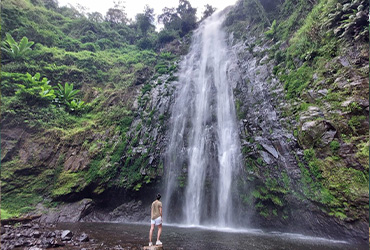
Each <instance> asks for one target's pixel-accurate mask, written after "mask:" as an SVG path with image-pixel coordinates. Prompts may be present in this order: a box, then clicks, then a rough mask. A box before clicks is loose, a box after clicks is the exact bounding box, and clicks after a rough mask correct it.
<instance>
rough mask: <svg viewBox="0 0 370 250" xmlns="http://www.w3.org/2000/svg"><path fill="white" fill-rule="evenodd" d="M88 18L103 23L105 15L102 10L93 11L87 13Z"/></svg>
mask: <svg viewBox="0 0 370 250" xmlns="http://www.w3.org/2000/svg"><path fill="white" fill-rule="evenodd" d="M87 18H88V19H89V20H90V21H92V22H96V23H101V22H103V21H104V17H103V15H102V14H101V13H100V12H92V13H87Z"/></svg>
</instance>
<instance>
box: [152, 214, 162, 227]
mask: <svg viewBox="0 0 370 250" xmlns="http://www.w3.org/2000/svg"><path fill="white" fill-rule="evenodd" d="M150 224H155V225H156V226H158V225H161V224H162V217H161V216H159V217H158V218H157V219H155V220H150Z"/></svg>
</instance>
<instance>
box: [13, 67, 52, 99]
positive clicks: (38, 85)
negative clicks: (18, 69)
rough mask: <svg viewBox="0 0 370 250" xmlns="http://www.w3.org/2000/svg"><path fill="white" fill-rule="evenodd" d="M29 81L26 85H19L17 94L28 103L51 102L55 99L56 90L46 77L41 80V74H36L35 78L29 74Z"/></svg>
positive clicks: (27, 75)
mask: <svg viewBox="0 0 370 250" xmlns="http://www.w3.org/2000/svg"><path fill="white" fill-rule="evenodd" d="M26 77H27V81H26V82H25V83H24V84H17V86H18V90H17V91H16V92H15V94H16V95H17V96H19V97H21V98H22V99H24V100H25V101H26V102H29V103H33V102H37V101H38V100H40V101H41V100H48V101H51V100H53V99H54V98H55V94H54V89H53V87H52V86H51V85H50V84H49V82H50V81H49V80H48V79H47V78H46V77H44V78H42V80H40V78H41V75H40V73H36V74H35V75H34V76H32V75H31V74H29V73H27V74H26Z"/></svg>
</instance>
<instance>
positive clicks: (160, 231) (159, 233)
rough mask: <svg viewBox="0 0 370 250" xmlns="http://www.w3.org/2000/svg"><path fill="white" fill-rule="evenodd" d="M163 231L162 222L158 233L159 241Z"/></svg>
mask: <svg viewBox="0 0 370 250" xmlns="http://www.w3.org/2000/svg"><path fill="white" fill-rule="evenodd" d="M161 233H162V224H159V225H158V235H157V241H159V238H160V237H161Z"/></svg>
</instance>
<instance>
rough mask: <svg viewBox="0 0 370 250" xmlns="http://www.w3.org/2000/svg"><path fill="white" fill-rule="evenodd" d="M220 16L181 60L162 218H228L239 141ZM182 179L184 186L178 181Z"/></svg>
mask: <svg viewBox="0 0 370 250" xmlns="http://www.w3.org/2000/svg"><path fill="white" fill-rule="evenodd" d="M223 20H224V18H223V16H222V14H221V13H216V14H214V15H213V16H211V17H210V18H208V19H206V20H205V21H204V22H203V23H202V24H201V26H200V27H199V28H198V29H197V30H196V31H195V33H194V35H193V40H192V45H191V48H190V51H189V54H188V55H187V56H186V58H185V59H184V60H183V61H182V63H181V70H180V75H179V85H178V86H179V87H178V89H177V93H176V97H175V98H176V99H175V103H174V106H173V109H172V115H171V119H170V131H171V133H170V141H169V144H168V148H167V152H166V157H165V168H166V170H167V171H166V177H167V179H166V180H167V181H166V187H165V188H166V192H165V197H164V203H165V204H164V206H165V207H164V216H165V220H166V219H167V222H178V223H185V224H189V225H200V224H212V225H218V226H230V225H231V224H232V219H233V218H232V217H233V216H232V215H233V214H234V211H233V207H234V204H233V199H232V198H231V196H232V195H231V190H232V188H233V182H232V178H233V176H234V174H235V171H236V170H237V169H238V166H239V164H240V159H239V158H240V144H239V137H238V130H237V123H236V114H235V108H234V100H233V93H232V88H231V80H230V76H229V74H228V73H229V67H230V65H231V64H232V60H233V56H232V53H231V51H230V50H229V48H228V46H227V43H226V40H227V38H226V34H225V33H224V32H223V30H222V23H223ZM183 179H186V182H185V183H186V188H185V189H181V188H180V187H179V186H181V185H179V182H180V181H181V180H183ZM181 208H182V209H181ZM181 212H182V214H181ZM166 217H167V218H166Z"/></svg>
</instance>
